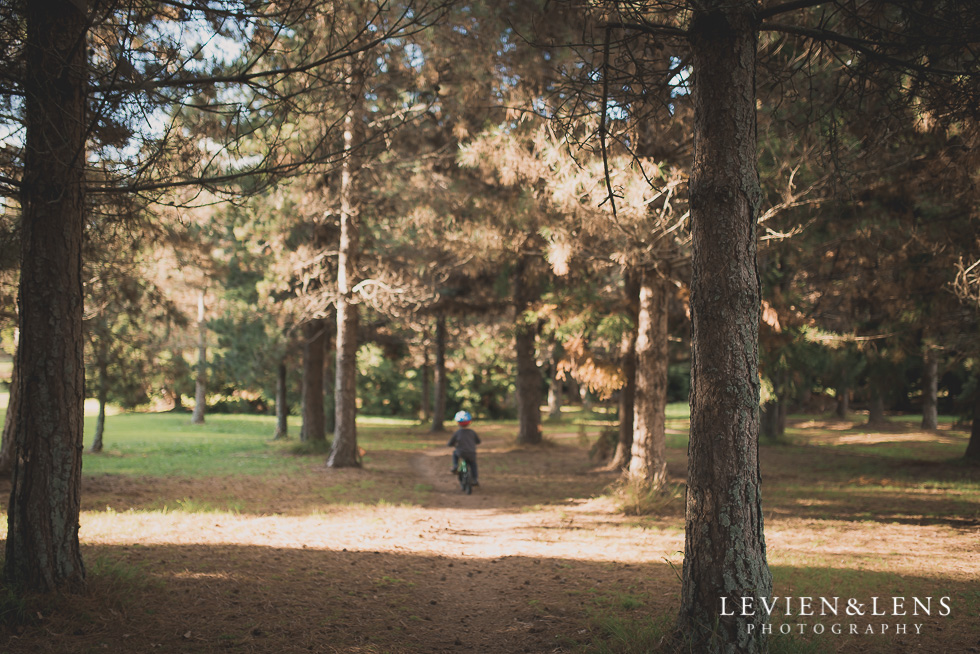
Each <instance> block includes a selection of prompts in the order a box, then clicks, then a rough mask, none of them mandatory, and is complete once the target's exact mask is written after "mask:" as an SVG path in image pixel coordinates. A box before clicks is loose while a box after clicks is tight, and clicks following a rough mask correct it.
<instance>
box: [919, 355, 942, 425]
mask: <svg viewBox="0 0 980 654" xmlns="http://www.w3.org/2000/svg"><path fill="white" fill-rule="evenodd" d="M924 359H925V360H924V364H925V366H924V369H923V372H922V428H923V429H938V428H939V399H938V396H939V353H938V352H937V351H936V348H934V347H930V346H928V345H927V346H926V352H925V357H924Z"/></svg>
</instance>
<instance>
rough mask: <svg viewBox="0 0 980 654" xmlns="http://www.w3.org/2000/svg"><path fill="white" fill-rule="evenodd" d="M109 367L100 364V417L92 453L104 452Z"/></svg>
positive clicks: (103, 363)
mask: <svg viewBox="0 0 980 654" xmlns="http://www.w3.org/2000/svg"><path fill="white" fill-rule="evenodd" d="M108 368H109V366H108V365H107V364H106V362H105V361H104V360H103V361H100V362H99V392H98V395H99V397H98V400H99V416H98V418H96V419H95V435H94V436H93V437H92V451H93V452H101V451H102V436H103V434H105V405H106V404H107V403H108V401H109V369H108Z"/></svg>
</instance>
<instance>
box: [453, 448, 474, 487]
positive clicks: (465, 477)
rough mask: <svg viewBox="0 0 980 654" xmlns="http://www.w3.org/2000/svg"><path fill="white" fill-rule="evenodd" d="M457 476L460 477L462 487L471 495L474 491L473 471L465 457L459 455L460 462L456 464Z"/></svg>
mask: <svg viewBox="0 0 980 654" xmlns="http://www.w3.org/2000/svg"><path fill="white" fill-rule="evenodd" d="M456 476H457V478H459V487H460V489H461V490H462V491H463V492H464V493H466V494H467V495H471V494H472V493H473V472H472V471H471V470H470V465H469V464H468V463H467V462H466V459H464V458H463V457H459V463H458V464H457V466H456Z"/></svg>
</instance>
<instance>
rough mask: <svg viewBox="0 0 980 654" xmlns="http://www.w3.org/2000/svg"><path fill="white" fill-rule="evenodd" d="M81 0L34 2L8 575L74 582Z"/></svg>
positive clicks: (77, 556)
mask: <svg viewBox="0 0 980 654" xmlns="http://www.w3.org/2000/svg"><path fill="white" fill-rule="evenodd" d="M79 4H80V3H76V2H72V1H71V0H46V1H44V2H40V1H36V2H25V3H24V4H23V7H24V11H25V14H26V28H27V40H26V45H25V55H26V61H25V66H24V68H23V70H24V76H25V81H24V113H25V116H26V122H27V132H26V140H25V144H24V172H23V180H22V184H21V207H22V213H21V273H20V293H19V297H20V344H19V347H18V349H17V362H16V364H15V365H16V366H17V385H18V389H17V391H15V393H16V394H17V407H16V409H15V410H16V411H17V421H16V426H15V427H14V469H13V475H12V490H11V494H10V504H9V509H8V513H7V524H8V528H7V546H6V559H5V561H4V568H3V572H4V577H5V579H6V581H7V582H8V583H10V584H11V585H12V586H13V587H15V588H23V589H30V590H31V591H34V592H37V591H42V592H44V591H50V590H55V589H58V590H62V589H66V590H71V589H74V588H78V587H80V586H81V585H82V584H83V583H84V580H85V568H84V565H83V563H82V556H81V552H80V550H79V544H78V517H79V509H80V495H81V493H80V491H81V474H82V447H83V444H82V435H83V425H82V408H83V406H84V402H85V390H84V387H85V361H84V351H85V342H84V340H83V337H82V298H83V295H82V234H83V226H84V222H85V198H84V192H83V179H82V177H83V174H82V170H83V166H84V164H85V158H86V157H85V141H86V127H87V125H88V120H87V118H86V109H85V107H86V100H85V84H86V79H87V73H88V71H87V65H86V53H87V51H88V50H87V48H88V45H87V43H86V31H87V24H88V19H87V17H86V16H85V14H84V13H83V12H82V11H81V10H80V9H79Z"/></svg>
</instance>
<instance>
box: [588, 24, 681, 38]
mask: <svg viewBox="0 0 980 654" xmlns="http://www.w3.org/2000/svg"><path fill="white" fill-rule="evenodd" d="M604 27H605V28H606V29H611V30H614V29H619V30H630V31H634V32H643V33H644V34H651V35H653V36H674V37H679V38H682V39H686V38H687V36H688V33H687V30H684V29H681V28H679V27H674V26H673V25H661V24H659V23H606V24H605V25H604Z"/></svg>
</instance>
